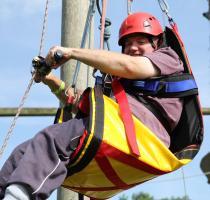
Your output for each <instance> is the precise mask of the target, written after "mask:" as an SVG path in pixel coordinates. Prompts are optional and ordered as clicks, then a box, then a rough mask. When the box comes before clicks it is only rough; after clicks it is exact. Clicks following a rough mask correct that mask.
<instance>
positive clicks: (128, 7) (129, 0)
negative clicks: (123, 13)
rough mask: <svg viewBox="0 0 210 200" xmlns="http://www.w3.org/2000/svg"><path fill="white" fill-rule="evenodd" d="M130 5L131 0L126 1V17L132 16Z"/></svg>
mask: <svg viewBox="0 0 210 200" xmlns="http://www.w3.org/2000/svg"><path fill="white" fill-rule="evenodd" d="M132 3H133V0H127V13H128V15H130V14H132Z"/></svg>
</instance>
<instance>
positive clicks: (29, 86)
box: [0, 0, 49, 159]
mask: <svg viewBox="0 0 210 200" xmlns="http://www.w3.org/2000/svg"><path fill="white" fill-rule="evenodd" d="M48 4H49V1H48V0H46V7H45V14H44V21H43V28H42V36H41V42H40V48H39V55H41V53H42V49H43V41H44V36H45V29H46V22H47V17H48ZM34 77H35V72H33V73H32V78H31V80H30V81H29V84H28V86H27V88H26V91H25V93H24V95H23V97H22V99H21V102H20V105H19V106H18V110H17V113H16V115H15V117H14V118H13V120H12V123H11V125H10V127H9V130H8V132H7V134H6V136H5V138H4V141H3V144H2V146H1V149H0V159H1V157H2V155H3V153H4V151H5V149H6V147H7V144H8V142H9V139H10V137H11V135H12V133H13V130H14V128H15V125H16V122H17V119H18V117H19V115H20V113H21V110H22V108H23V105H24V103H25V101H26V99H27V97H28V94H29V92H30V89H31V87H32V85H33V81H34Z"/></svg>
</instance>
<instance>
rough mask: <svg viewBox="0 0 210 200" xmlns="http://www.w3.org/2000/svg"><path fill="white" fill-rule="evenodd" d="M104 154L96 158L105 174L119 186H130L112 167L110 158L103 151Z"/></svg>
mask: <svg viewBox="0 0 210 200" xmlns="http://www.w3.org/2000/svg"><path fill="white" fill-rule="evenodd" d="M101 154H102V156H96V157H95V160H96V162H97V163H98V165H99V167H100V168H101V171H103V173H104V174H105V176H106V177H107V178H108V179H109V180H110V181H111V182H112V183H113V184H114V185H115V186H117V187H119V188H126V187H129V186H128V185H127V184H126V183H124V182H123V181H122V180H121V178H120V177H119V176H118V175H117V173H116V172H115V171H114V169H113V168H112V165H111V164H110V162H109V160H108V159H107V157H106V156H105V155H103V153H102V152H101Z"/></svg>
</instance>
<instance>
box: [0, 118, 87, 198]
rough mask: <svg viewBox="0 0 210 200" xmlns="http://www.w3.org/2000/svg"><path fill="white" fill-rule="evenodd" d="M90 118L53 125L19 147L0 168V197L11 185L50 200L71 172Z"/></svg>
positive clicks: (34, 195)
mask: <svg viewBox="0 0 210 200" xmlns="http://www.w3.org/2000/svg"><path fill="white" fill-rule="evenodd" d="M87 123H88V119H87V118H84V119H71V120H69V121H67V122H64V123H62V124H55V125H52V126H49V127H47V128H45V129H43V130H42V131H40V132H39V133H38V134H36V135H35V137H34V138H32V139H31V140H28V141H26V142H24V143H22V144H21V145H19V146H17V147H16V148H15V149H14V151H13V152H12V154H11V155H10V157H9V158H8V160H7V161H6V162H5V164H4V165H3V167H2V169H1V171H0V199H2V198H3V196H4V191H5V188H6V187H7V186H8V185H11V184H15V183H18V184H21V185H24V186H26V188H27V189H28V191H29V194H30V195H31V198H32V199H35V200H42V199H47V198H48V197H49V196H50V194H51V193H52V192H53V191H54V190H55V189H56V188H58V187H59V186H60V185H61V184H62V183H63V181H64V179H65V178H66V175H67V168H66V166H67V164H68V163H69V161H70V159H69V158H70V155H71V153H72V152H73V151H74V149H75V148H76V147H77V144H78V142H79V138H80V137H81V135H82V134H83V132H84V130H85V128H86V126H87Z"/></svg>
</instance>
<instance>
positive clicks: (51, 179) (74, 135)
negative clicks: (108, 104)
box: [0, 13, 184, 200]
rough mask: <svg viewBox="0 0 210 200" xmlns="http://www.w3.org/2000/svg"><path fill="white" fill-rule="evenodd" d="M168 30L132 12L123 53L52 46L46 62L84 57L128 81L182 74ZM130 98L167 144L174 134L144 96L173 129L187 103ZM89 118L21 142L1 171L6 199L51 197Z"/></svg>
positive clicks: (48, 80)
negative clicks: (165, 38) (167, 43)
mask: <svg viewBox="0 0 210 200" xmlns="http://www.w3.org/2000/svg"><path fill="white" fill-rule="evenodd" d="M162 44H163V31H162V28H161V25H160V23H159V22H158V20H157V19H156V18H155V17H154V16H152V15H150V14H148V13H134V14H132V15H129V16H128V17H127V18H126V19H125V21H124V22H123V23H122V25H121V29H120V33H119V45H121V46H122V54H121V53H115V52H109V51H105V50H90V49H77V48H65V47H59V46H55V47H52V48H51V49H50V51H49V53H48V54H47V56H46V62H47V64H48V65H49V66H52V68H53V69H56V68H58V67H59V66H60V65H61V64H63V63H65V62H66V61H68V60H69V59H76V60H79V61H81V62H83V63H85V64H87V65H89V66H92V67H93V68H95V69H98V70H100V71H101V72H103V73H106V74H110V75H112V76H117V77H120V78H122V79H123V80H124V82H126V81H129V80H136V79H137V80H144V79H149V78H152V77H157V76H162V75H170V74H174V73H182V71H183V70H184V69H183V65H182V62H181V61H180V59H179V57H178V56H177V54H176V53H175V52H174V51H173V50H172V49H171V48H170V47H162ZM57 51H61V52H62V55H63V56H62V60H61V61H59V62H56V61H55V56H54V55H55V53H56V52H57ZM41 80H42V81H43V82H44V83H45V84H47V85H48V86H49V87H50V89H51V90H52V91H53V92H54V93H55V94H56V96H58V97H59V98H60V99H62V100H63V101H64V102H68V103H73V104H76V103H77V98H76V97H75V96H74V93H73V91H72V89H70V90H69V91H68V92H67V93H68V97H67V96H66V95H65V85H64V84H63V82H62V81H61V80H59V79H57V78H56V77H55V76H54V75H53V74H51V73H50V74H49V75H47V76H45V77H40V76H39V75H37V76H36V81H37V82H39V81H41ZM125 90H126V91H127V98H128V102H129V106H130V109H131V111H132V113H133V114H134V115H135V116H136V117H137V118H138V119H139V120H141V121H142V123H144V124H145V125H146V126H147V127H148V128H150V129H151V130H152V132H154V133H155V134H156V135H157V137H158V138H159V139H160V140H161V141H162V142H163V143H164V144H165V145H166V146H167V147H169V145H170V136H169V134H170V133H168V132H167V130H166V128H165V126H164V125H163V124H162V123H161V122H160V121H159V119H158V118H157V117H156V116H155V115H154V114H153V112H152V111H150V110H149V109H148V108H146V107H145V106H144V104H143V103H142V100H141V99H142V98H143V99H144V101H146V102H147V103H148V104H150V105H151V106H152V107H153V108H154V109H155V110H156V111H158V112H161V114H162V116H163V117H164V119H165V121H167V124H169V129H168V130H169V131H172V130H173V129H174V128H175V126H176V125H177V123H178V121H179V118H180V115H181V111H182V101H181V100H180V99H178V98H173V99H167V98H156V97H150V96H148V97H144V94H141V93H135V94H134V93H132V92H129V90H127V88H126V87H125ZM88 119H89V118H88V117H86V118H82V119H72V120H69V121H67V122H64V123H62V124H57V125H52V126H50V127H47V128H46V129H44V130H42V131H41V132H40V133H38V134H37V135H36V136H35V137H34V138H33V139H31V140H30V141H27V142H25V143H23V144H21V145H20V146H18V147H17V148H16V149H15V150H14V151H13V153H12V154H11V156H10V158H9V159H8V160H7V162H6V163H5V165H4V166H3V168H2V170H1V172H0V186H1V189H2V198H3V196H4V191H5V188H6V192H5V197H4V199H6V200H7V199H18V198H19V199H30V198H32V199H46V198H47V197H48V196H49V195H50V194H51V192H52V191H53V190H54V189H56V188H57V187H59V186H60V185H61V184H62V182H63V181H64V179H65V177H66V175H67V168H66V166H67V164H68V163H69V160H70V159H69V158H70V155H71V154H72V152H73V150H74V149H75V147H76V146H77V143H78V139H79V138H80V137H81V135H82V134H83V131H84V130H85V128H86V126H87V124H88Z"/></svg>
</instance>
